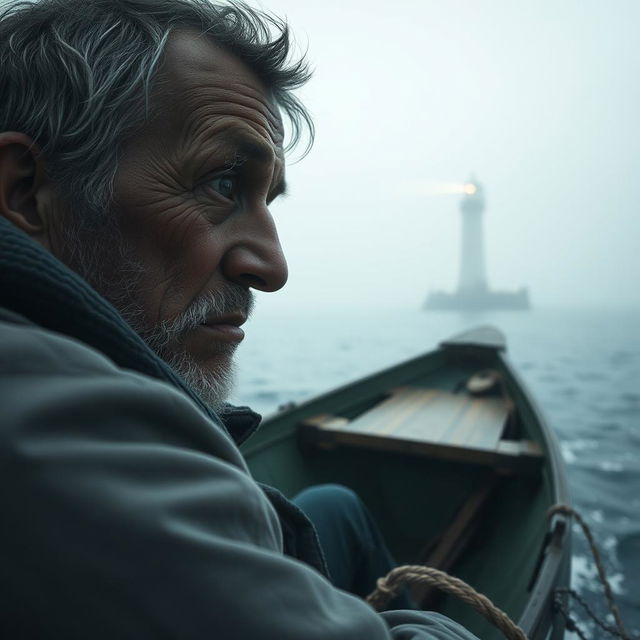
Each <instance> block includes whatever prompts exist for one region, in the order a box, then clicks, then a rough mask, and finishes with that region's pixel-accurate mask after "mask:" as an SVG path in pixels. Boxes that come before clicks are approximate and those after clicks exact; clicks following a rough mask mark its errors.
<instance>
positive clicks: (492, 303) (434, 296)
mask: <svg viewBox="0 0 640 640" xmlns="http://www.w3.org/2000/svg"><path fill="white" fill-rule="evenodd" d="M461 191H462V193H463V196H462V201H461V202H460V212H461V214H462V244H461V252H460V277H459V280H458V288H457V289H456V291H455V292H454V293H447V292H446V291H432V292H431V293H430V294H429V296H428V298H427V301H426V303H425V308H426V309H434V310H447V311H487V310H491V309H529V306H530V305H529V292H528V291H527V289H526V288H525V287H522V288H521V289H519V290H518V291H493V290H491V288H490V287H489V281H488V279H487V268H486V261H485V246H484V229H483V218H484V210H485V198H484V191H483V189H482V186H481V185H480V183H479V182H477V181H476V180H471V181H469V182H467V183H465V184H464V185H462V188H461Z"/></svg>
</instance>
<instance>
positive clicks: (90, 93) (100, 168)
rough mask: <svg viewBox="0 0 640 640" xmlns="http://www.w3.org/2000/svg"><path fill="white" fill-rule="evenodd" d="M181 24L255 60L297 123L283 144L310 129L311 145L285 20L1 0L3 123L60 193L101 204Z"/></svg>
mask: <svg viewBox="0 0 640 640" xmlns="http://www.w3.org/2000/svg"><path fill="white" fill-rule="evenodd" d="M185 28H187V29H197V30H199V31H200V32H201V33H206V34H208V35H209V36H210V37H211V38H212V40H213V41H214V42H216V44H218V45H219V46H221V47H223V48H225V49H227V50H228V51H230V52H231V53H233V54H234V55H236V56H237V57H238V58H240V59H241V60H242V61H243V62H244V63H245V64H247V65H248V66H249V68H251V69H252V71H253V72H254V73H255V74H256V75H257V76H258V77H259V78H260V79H261V80H262V82H263V83H264V84H265V85H266V87H267V88H268V89H269V90H270V91H271V92H272V93H273V96H274V98H275V100H276V103H277V104H278V105H279V107H280V108H281V110H282V111H283V112H284V113H285V115H286V116H287V117H288V119H289V121H290V123H291V140H290V141H289V144H287V150H289V149H290V148H292V147H293V146H294V145H295V144H296V143H298V141H299V140H300V138H301V137H302V134H303V133H304V131H305V130H306V131H307V132H308V134H309V135H308V145H307V148H306V149H305V151H307V150H308V148H309V146H310V145H311V143H312V141H313V134H314V131H313V123H312V121H311V118H310V116H309V113H308V112H307V110H306V109H305V108H304V106H303V105H302V103H301V102H300V101H299V99H298V98H297V97H296V96H295V95H293V93H292V91H293V90H294V89H296V88H298V87H300V86H301V85H302V84H304V83H305V82H306V80H307V79H308V77H309V75H310V72H309V69H308V65H307V63H306V62H305V60H304V57H302V58H299V59H297V60H294V61H290V59H289V58H290V38H289V31H288V27H287V24H286V23H285V22H284V21H282V20H280V19H278V18H275V17H273V16H271V15H269V14H265V13H264V12H260V11H257V10H255V9H252V8H250V7H248V6H247V5H245V4H243V3H240V2H236V1H232V2H229V3H227V4H213V3H211V2H209V1H208V0H30V1H11V2H7V0H4V1H3V2H2V3H1V4H0V131H20V132H22V133H25V134H27V135H29V136H31V138H32V139H33V140H34V141H35V142H36V143H37V144H38V146H39V147H40V148H41V149H42V152H43V153H44V154H45V156H46V158H47V167H48V174H49V177H50V178H51V179H52V180H53V181H54V182H55V183H56V184H57V185H58V186H59V187H60V189H61V190H62V192H63V193H64V194H65V195H67V196H68V197H71V198H73V199H74V200H76V202H77V200H78V198H80V199H81V201H82V202H83V203H84V204H85V205H88V208H90V209H91V210H93V212H94V214H95V212H105V211H106V209H107V208H108V205H109V203H110V202H111V199H112V197H113V181H114V177H115V174H116V171H117V168H118V154H119V150H120V149H121V147H122V144H123V142H124V141H125V140H126V139H127V137H128V136H130V135H132V133H134V132H135V131H136V129H137V128H139V127H140V126H141V124H142V123H143V122H144V121H145V119H146V118H147V117H148V116H149V97H150V93H151V89H152V86H153V80H154V77H155V74H156V71H157V69H158V66H159V62H160V60H161V58H162V54H163V51H164V48H165V45H166V43H167V40H168V38H169V35H170V34H171V33H172V31H174V30H176V29H185ZM83 208H84V207H83ZM85 211H86V209H85ZM84 222H85V223H87V222H88V221H87V220H85V221H84Z"/></svg>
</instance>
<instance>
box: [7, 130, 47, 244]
mask: <svg viewBox="0 0 640 640" xmlns="http://www.w3.org/2000/svg"><path fill="white" fill-rule="evenodd" d="M46 187H47V185H46V173H45V161H44V158H43V157H42V155H41V154H40V149H39V148H38V147H37V145H36V144H35V143H34V142H33V140H32V139H31V138H30V137H29V136H27V135H25V134H24V133H17V132H13V131H7V132H3V133H0V215H2V216H4V217H5V218H7V219H8V220H9V221H10V222H12V223H13V224H14V225H15V226H16V227H19V228H20V229H22V230H23V231H24V232H25V233H27V234H28V235H30V236H32V237H33V238H34V239H35V240H39V241H40V242H41V243H42V242H46V236H47V226H48V223H49V222H50V221H49V220H48V219H47V215H46V214H47V212H48V211H49V210H50V207H49V206H48V203H47V202H46V200H47V197H48V194H50V191H49V189H47V188H46Z"/></svg>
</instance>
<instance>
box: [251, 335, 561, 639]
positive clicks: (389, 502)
mask: <svg viewBox="0 0 640 640" xmlns="http://www.w3.org/2000/svg"><path fill="white" fill-rule="evenodd" d="M486 368H491V369H494V370H497V371H499V372H500V374H501V376H502V380H503V382H504V385H505V387H506V390H507V392H508V394H509V396H510V398H511V401H512V402H513V403H514V405H515V408H516V411H515V415H516V416H517V425H518V430H519V431H520V433H519V437H523V438H526V439H529V440H532V441H534V442H537V443H538V444H539V445H540V447H541V450H542V452H543V457H542V463H541V466H540V468H539V469H538V470H537V471H536V472H535V473H522V474H520V473H514V474H511V475H509V476H508V477H505V478H503V479H502V480H501V481H500V483H499V485H498V487H497V488H496V489H495V490H494V491H493V493H492V495H491V497H490V499H489V501H488V502H487V504H486V505H485V507H484V508H483V510H482V515H481V517H480V521H479V523H478V525H477V528H476V529H475V531H474V534H473V538H472V539H471V541H470V543H469V544H467V545H466V547H465V549H464V552H463V553H462V554H461V556H460V557H459V559H458V560H457V561H456V563H455V564H454V565H453V567H452V568H451V569H449V572H450V573H452V574H453V575H455V576H457V577H459V578H461V579H463V580H465V581H466V582H468V583H469V584H470V585H472V586H473V587H474V588H475V589H477V590H478V591H480V592H481V593H484V594H485V595H486V596H487V597H489V598H490V599H491V600H492V601H493V602H494V603H495V604H496V605H497V606H499V607H500V608H501V609H503V610H504V611H505V612H506V613H507V614H508V615H509V616H510V617H511V618H512V619H513V620H514V621H516V622H518V623H519V624H520V626H521V627H522V628H523V630H524V631H525V633H526V634H527V636H528V637H529V638H530V640H534V639H535V640H543V639H547V638H554V639H557V638H561V637H562V636H563V630H562V625H561V619H560V618H559V616H557V615H555V614H554V612H553V592H554V590H555V589H556V588H563V587H567V586H568V584H569V569H570V531H571V527H570V525H569V524H568V523H567V522H566V521H565V520H564V519H563V517H560V516H558V517H556V518H554V520H553V521H552V522H549V521H548V520H547V518H546V513H547V510H548V509H549V507H551V506H552V505H554V504H558V503H563V504H567V503H568V495H567V486H566V478H565V473H564V467H563V465H562V460H561V457H560V454H559V450H558V445H557V442H556V439H555V437H554V435H553V433H552V432H551V431H550V430H549V429H548V427H547V426H546V424H545V422H544V420H543V418H542V416H541V414H540V412H539V410H538V409H537V408H536V406H535V404H534V403H533V401H532V399H531V398H530V396H529V395H528V393H527V392H526V390H525V388H524V386H523V384H522V383H521V381H520V380H519V378H518V377H517V375H516V374H515V372H514V371H513V369H512V368H511V366H510V365H509V363H508V360H507V359H506V357H505V355H504V344H503V343H501V340H500V336H499V334H497V333H496V332H494V331H492V330H487V329H484V330H480V331H476V332H470V333H469V334H465V335H464V336H461V337H459V338H457V339H453V340H452V341H449V342H448V343H444V344H443V345H442V346H441V347H440V348H438V349H437V350H435V351H432V352H430V353H427V354H425V355H423V356H420V357H418V358H415V359H413V360H410V361H408V362H405V363H402V364H400V365H397V366H394V367H392V368H390V369H387V370H385V371H382V372H380V373H376V374H374V375H372V376H369V377H367V378H364V379H362V380H359V381H357V382H354V383H352V384H349V385H346V386H344V387H341V388H339V389H336V390H334V391H332V392H330V393H327V394H324V395H322V396H319V397H317V398H314V399H312V400H310V401H308V402H305V403H304V404H301V405H298V406H296V407H293V408H290V409H287V410H285V411H282V412H280V413H277V414H275V415H273V416H270V417H269V418H267V419H266V420H265V422H264V424H263V426H262V428H261V429H260V431H259V432H258V433H257V434H256V435H255V436H254V437H253V438H252V439H251V440H250V441H249V443H247V445H246V446H244V447H243V452H244V454H245V457H246V459H247V462H248V464H249V466H250V468H251V470H252V473H253V474H254V476H255V477H256V479H257V480H260V481H262V482H266V483H268V484H271V485H273V486H276V487H278V488H279V489H280V490H281V491H283V493H285V495H287V496H292V495H294V494H295V493H297V492H298V491H300V490H301V489H303V488H304V487H307V486H310V485H315V484H320V483H325V482H337V483H341V484H344V485H347V486H349V487H351V488H353V489H354V490H355V491H356V492H357V493H358V494H359V495H360V496H361V498H362V499H363V500H364V501H365V503H366V504H367V505H368V507H369V508H370V510H371V511H372V513H373V514H374V517H375V518H376V520H377V522H378V523H379V524H380V527H381V529H382V531H383V533H384V535H385V538H386V540H387V541H388V543H389V546H390V547H391V549H392V552H393V554H394V556H395V558H396V559H397V561H398V562H399V563H400V564H405V563H415V562H416V559H417V558H418V556H419V553H420V550H421V549H422V548H423V547H424V545H425V543H426V541H428V540H430V539H434V538H436V537H437V536H438V534H440V533H442V531H443V530H444V529H445V528H446V527H447V524H448V523H450V521H451V519H452V518H453V517H454V516H455V514H456V511H457V510H458V509H459V507H460V505H461V504H462V503H464V501H465V499H466V498H467V497H468V496H469V494H470V493H472V492H473V491H474V489H475V488H476V487H478V486H479V485H482V483H483V482H486V481H487V479H488V478H489V477H490V476H492V475H493V474H494V471H493V469H492V468H490V467H489V466H487V465H481V464H475V463H468V462H461V461H451V460H449V461H448V460H443V459H433V458H429V457H424V456H417V455H415V454H411V453H401V452H389V451H381V450H373V449H367V448H359V447H354V446H349V447H346V446H336V447H333V448H329V449H321V448H318V447H313V446H310V445H308V444H305V443H304V442H303V441H302V440H301V438H300V433H301V431H300V428H299V426H300V424H301V423H303V422H304V421H305V420H308V419H310V418H312V417H314V416H317V415H318V414H323V413H330V414H333V415H340V416H344V417H346V418H352V417H355V416H357V415H360V414H361V413H362V412H363V411H364V410H365V409H367V408H368V407H371V406H372V405H373V404H374V403H375V402H377V401H378V400H379V399H380V398H381V397H383V396H384V394H385V393H386V392H388V390H390V389H393V388H397V387H400V386H404V385H412V386H414V387H415V386H417V387H426V388H430V389H440V390H443V391H454V390H456V389H459V388H460V385H461V384H464V382H465V381H466V380H467V379H468V378H469V377H470V376H471V375H473V374H474V373H476V372H477V371H478V370H480V369H486ZM437 609H438V610H439V611H441V612H442V613H445V614H446V615H448V616H450V617H451V618H453V619H455V620H457V621H459V622H460V623H462V624H463V625H465V626H467V627H468V628H469V629H471V630H472V631H473V632H474V633H476V635H478V636H479V637H480V638H483V640H492V639H494V638H495V639H496V640H498V639H500V638H502V635H501V633H500V632H499V631H497V630H496V629H495V628H494V627H492V626H491V625H490V624H489V623H488V622H486V621H485V620H484V619H483V618H481V617H480V616H479V615H478V614H477V613H475V612H474V611H472V610H471V609H470V608H469V607H468V606H467V605H465V604H463V603H461V602H459V601H456V600H453V599H451V598H449V597H444V598H441V599H440V600H439V601H438V603H437Z"/></svg>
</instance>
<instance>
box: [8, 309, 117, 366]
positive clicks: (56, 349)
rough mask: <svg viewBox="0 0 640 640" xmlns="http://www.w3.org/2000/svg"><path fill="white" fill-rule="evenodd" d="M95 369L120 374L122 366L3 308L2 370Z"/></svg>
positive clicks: (87, 347)
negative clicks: (119, 367) (118, 372)
mask: <svg viewBox="0 0 640 640" xmlns="http://www.w3.org/2000/svg"><path fill="white" fill-rule="evenodd" d="M91 371H94V372H96V373H97V372H102V373H108V372H110V373H117V371H118V368H117V367H116V366H115V365H114V364H113V362H112V361H111V360H110V359H109V358H108V357H107V356H105V355H104V354H102V353H100V352H99V351H97V350H96V349H94V348H92V347H90V346H89V345H86V344H84V343H83V342H81V341H79V340H76V339H74V338H71V337H69V336H66V335H63V334H61V333H58V332H55V331H51V330H49V329H46V328H43V327H41V326H39V325H37V324H35V323H34V322H32V321H31V320H29V319H28V318H26V317H25V316H23V315H20V314H18V313H15V312H14V311H12V310H10V309H7V308H5V307H0V372H2V373H8V372H15V373H23V374H26V373H42V374H45V373H50V374H52V373H54V372H57V373H60V374H71V373H74V372H75V373H77V374H86V373H89V372H91Z"/></svg>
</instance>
